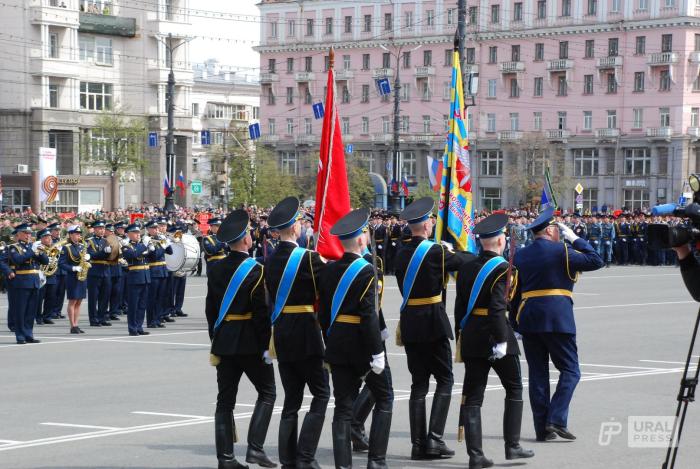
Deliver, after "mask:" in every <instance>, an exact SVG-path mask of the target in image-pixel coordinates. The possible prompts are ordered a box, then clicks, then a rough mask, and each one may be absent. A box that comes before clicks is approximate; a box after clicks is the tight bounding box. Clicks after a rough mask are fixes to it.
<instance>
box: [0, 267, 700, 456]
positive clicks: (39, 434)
mask: <svg viewBox="0 0 700 469" xmlns="http://www.w3.org/2000/svg"><path fill="white" fill-rule="evenodd" d="M205 295H206V279H205V278H197V277H193V278H188V286H187V292H186V301H185V308H184V309H185V312H187V313H189V314H190V316H189V317H188V318H184V319H178V320H177V322H176V323H174V324H168V327H167V328H166V329H160V330H158V331H157V332H154V333H152V334H151V335H150V336H147V337H129V336H128V333H127V331H126V324H125V321H124V320H122V321H119V322H115V323H114V326H113V327H110V328H106V327H103V328H91V327H89V326H88V325H87V311H86V310H85V307H84V308H83V313H82V318H81V326H82V327H83V329H85V330H86V331H87V334H84V335H81V336H79V337H76V336H71V335H69V334H68V324H67V321H66V320H60V321H58V323H57V324H56V325H53V326H36V327H35V336H36V337H37V338H40V339H42V343H41V344H36V345H34V344H28V345H23V346H18V345H15V343H14V336H13V335H11V334H10V333H9V332H6V331H7V327H6V325H7V322H6V312H7V302H6V297H5V296H4V295H3V296H0V318H1V319H0V331H1V332H0V369H2V379H1V380H0V468H14V469H23V468H32V469H49V468H50V469H60V468H91V469H110V468H188V469H195V468H197V469H199V468H215V467H216V457H215V451H214V441H213V422H212V420H213V419H212V416H213V412H214V402H215V400H216V380H215V370H214V369H213V368H212V367H211V366H209V364H208V345H207V343H208V337H207V333H206V330H205V320H204V311H203V305H204V298H205ZM448 298H449V304H448V308H449V310H450V312H451V308H452V305H453V302H454V285H452V286H451V287H450V291H449V294H448ZM575 303H576V315H577V323H578V328H579V329H578V344H579V354H580V359H581V363H582V365H581V370H582V372H583V375H582V376H583V377H582V380H581V383H580V385H579V387H578V389H577V391H576V395H575V398H574V402H573V405H572V408H571V413H570V420H569V428H570V429H571V430H572V431H573V432H574V433H575V434H577V436H578V440H577V441H575V442H564V441H555V442H551V443H536V442H534V432H533V429H532V417H531V414H530V409H529V405H528V404H527V399H526V406H525V415H524V421H523V442H522V443H523V446H525V447H528V448H532V449H534V450H535V452H536V455H535V458H534V459H530V460H527V461H523V462H519V461H515V462H506V461H505V459H504V455H503V441H502V436H501V421H502V417H501V415H502V408H503V391H502V389H501V388H500V386H499V382H498V379H497V378H496V377H492V378H491V380H490V383H489V384H490V385H489V390H488V393H487V395H486V400H485V403H484V410H483V414H484V449H485V451H486V454H487V455H488V456H490V457H492V458H493V459H494V460H495V462H496V467H515V466H522V467H531V468H591V467H593V468H600V467H609V468H658V467H661V463H662V462H663V459H664V456H665V448H636V447H634V448H633V447H630V445H629V442H628V437H630V436H633V437H635V438H650V437H655V436H658V435H662V434H663V431H662V430H663V428H662V427H661V432H654V431H647V430H648V429H649V427H639V426H638V425H632V426H629V425H628V423H629V422H628V418H629V417H630V416H632V417H633V418H634V417H635V416H669V415H671V416H672V415H673V414H674V412H675V409H676V395H677V393H678V388H679V381H680V378H681V376H682V367H683V363H684V360H685V356H686V353H687V349H688V344H689V340H690V335H691V333H692V327H693V323H694V320H695V317H696V313H697V306H698V305H696V304H695V303H694V302H693V301H692V300H691V298H690V296H689V295H688V293H687V292H686V291H685V289H684V287H683V285H682V282H681V279H680V275H679V273H678V270H677V269H675V268H664V267H647V268H641V267H613V268H610V269H603V270H600V271H598V272H594V273H590V274H587V275H584V276H582V278H581V280H580V281H579V283H578V285H577V287H576V290H575ZM399 304H400V299H399V293H398V289H397V287H396V284H395V282H394V281H393V278H392V279H389V280H388V281H387V291H386V294H385V301H384V311H385V314H386V316H387V318H388V320H389V325H390V326H389V327H390V329H391V330H392V336H393V329H394V328H395V326H396V321H397V317H398V306H399ZM450 314H451V313H450ZM150 331H153V329H150ZM389 342H390V346H389V360H390V363H391V365H392V371H393V378H394V388H395V394H396V401H395V404H394V421H393V426H392V430H391V440H390V443H389V460H388V462H389V465H390V467H409V468H418V467H443V468H458V467H466V461H467V457H466V448H465V446H464V443H457V441H456V428H457V416H458V401H459V397H458V395H459V394H461V382H462V379H463V376H464V369H463V367H462V365H455V381H456V383H458V384H457V385H456V386H455V389H454V399H453V402H452V408H451V411H450V415H449V418H448V426H447V434H446V439H447V441H448V445H449V446H451V447H453V448H454V449H455V450H456V451H457V454H456V456H455V457H454V458H453V459H449V460H444V461H437V462H412V461H410V460H409V458H408V455H409V454H410V433H409V425H408V416H407V408H408V403H407V400H408V395H409V389H410V375H409V373H408V371H407V369H406V364H405V356H404V355H403V349H401V348H398V347H396V346H395V345H394V343H393V337H392V339H390V341H389ZM698 349H700V346H699V347H698ZM694 353H695V360H696V362H697V354H698V353H699V352H698V351H695V352H694ZM552 370H553V372H552V379H553V380H556V378H557V374H556V371H555V370H554V368H552ZM523 372H524V373H525V375H526V374H527V366H526V365H525V364H523ZM277 382H278V397H277V404H278V405H279V406H281V404H282V400H283V394H282V393H283V391H282V387H281V385H279V379H278V381H277ZM525 383H526V384H527V381H525ZM254 402H255V394H254V392H253V389H252V386H251V385H250V383H249V382H247V381H245V379H244V381H243V383H242V386H241V391H240V394H239V401H238V406H237V409H236V414H237V422H238V428H239V434H240V436H241V440H242V441H245V434H246V431H247V424H248V418H249V416H250V412H251V411H252V404H253V403H254ZM305 402H306V403H308V399H307V400H306V401H305ZM331 406H332V401H331ZM689 409H690V410H689V412H688V417H687V420H686V424H685V430H684V433H683V438H682V440H681V445H680V452H679V459H678V462H677V465H676V467H679V468H688V467H697V464H698V463H697V461H698V460H700V447H698V445H697V444H696V442H697V435H698V432H700V404H697V403H695V404H690V408H689ZM279 410H280V409H279V408H278V409H277V413H276V414H275V415H274V416H273V420H272V424H271V426H270V431H269V433H268V438H267V445H266V450H267V452H268V454H269V455H270V456H271V458H272V459H274V460H276V458H277V426H278V422H279V415H278V414H279ZM331 418H332V409H331V408H329V411H328V414H327V418H326V426H325V432H324V434H323V436H322V440H321V443H320V446H319V450H318V453H317V459H318V460H319V462H320V463H321V465H322V466H323V467H333V455H332V443H331V433H330V420H331ZM641 421H643V422H652V423H654V424H655V423H656V422H657V421H658V419H655V418H654V419H651V418H642V419H641ZM604 424H605V426H604V427H603V430H604V431H602V432H601V425H604ZM367 428H369V425H368V427H367ZM653 428H655V429H657V430H658V429H659V428H660V427H658V426H657V427H653ZM640 429H641V430H640ZM645 429H646V430H645ZM606 443H607V444H606ZM236 453H237V455H238V456H239V459H240V460H242V459H243V456H244V454H245V447H244V445H243V444H237V445H236ZM365 458H366V455H362V454H356V457H355V460H354V464H355V466H356V467H364V466H365V465H366V462H365Z"/></svg>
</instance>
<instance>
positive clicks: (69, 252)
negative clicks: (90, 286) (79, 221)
mask: <svg viewBox="0 0 700 469" xmlns="http://www.w3.org/2000/svg"><path fill="white" fill-rule="evenodd" d="M82 238H83V234H82V232H81V231H80V227H79V226H78V225H73V226H70V227H69V228H68V243H67V244H66V245H65V246H63V249H62V250H61V256H60V257H59V258H58V268H59V269H61V270H62V271H63V272H65V273H66V298H67V299H68V308H67V311H68V322H69V323H70V333H71V334H83V333H84V332H85V331H83V330H82V329H81V328H80V327H78V319H79V317H80V305H81V303H82V302H83V300H84V299H85V297H86V296H87V280H79V279H78V273H80V272H82V271H83V266H82V265H81V263H82V262H81V258H83V257H84V259H85V261H89V260H90V254H88V253H87V247H86V246H85V244H84V243H83V241H82Z"/></svg>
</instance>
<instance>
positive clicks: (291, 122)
mask: <svg viewBox="0 0 700 469" xmlns="http://www.w3.org/2000/svg"><path fill="white" fill-rule="evenodd" d="M287 135H294V119H292V118H287Z"/></svg>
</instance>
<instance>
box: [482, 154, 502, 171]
mask: <svg viewBox="0 0 700 469" xmlns="http://www.w3.org/2000/svg"><path fill="white" fill-rule="evenodd" d="M479 160H480V161H481V175H482V176H500V175H501V174H503V153H501V152H500V151H499V150H482V151H480V152H479Z"/></svg>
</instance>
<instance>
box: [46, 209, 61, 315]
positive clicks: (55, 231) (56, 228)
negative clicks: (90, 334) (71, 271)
mask: <svg viewBox="0 0 700 469" xmlns="http://www.w3.org/2000/svg"><path fill="white" fill-rule="evenodd" d="M46 228H48V229H49V231H50V232H51V242H52V243H53V244H54V245H55V244H57V243H59V242H60V241H61V224H60V223H51V224H50V225H49V226H47V227H46ZM54 277H55V278H56V284H55V287H50V288H49V289H47V291H46V295H47V296H49V297H51V298H52V304H51V311H50V314H49V317H50V318H51V319H62V318H65V316H64V315H63V313H62V311H63V301H64V299H65V297H66V273H65V272H64V271H63V269H57V270H56V273H55V274H54ZM44 316H46V311H44Z"/></svg>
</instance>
